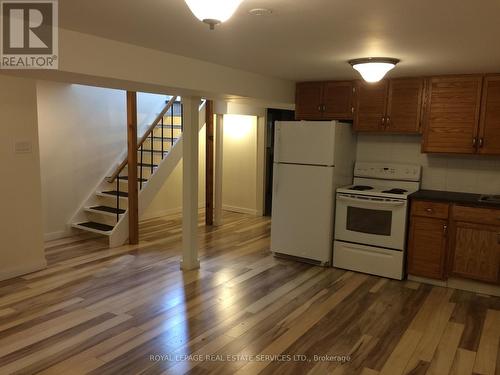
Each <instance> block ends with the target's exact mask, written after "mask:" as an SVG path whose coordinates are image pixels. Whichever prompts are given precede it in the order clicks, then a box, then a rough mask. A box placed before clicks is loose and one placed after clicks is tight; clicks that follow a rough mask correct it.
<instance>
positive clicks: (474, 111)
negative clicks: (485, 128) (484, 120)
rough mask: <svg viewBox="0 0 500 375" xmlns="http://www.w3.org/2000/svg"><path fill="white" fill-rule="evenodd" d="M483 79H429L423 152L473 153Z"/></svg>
mask: <svg viewBox="0 0 500 375" xmlns="http://www.w3.org/2000/svg"><path fill="white" fill-rule="evenodd" d="M482 79H483V78H482V76H477V75H469V76H448V77H434V78H430V79H429V81H428V84H427V90H428V92H427V104H426V109H425V120H424V139H423V144H422V151H423V152H435V153H462V154H467V153H468V154H470V153H475V152H476V147H477V145H478V142H479V141H478V139H477V131H478V125H479V113H480V104H481V89H482Z"/></svg>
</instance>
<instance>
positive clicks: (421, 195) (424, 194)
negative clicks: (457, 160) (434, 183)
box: [409, 190, 500, 209]
mask: <svg viewBox="0 0 500 375" xmlns="http://www.w3.org/2000/svg"><path fill="white" fill-rule="evenodd" d="M481 196H482V194H473V193H458V192H454V191H440V190H419V191H417V192H416V193H413V194H411V195H410V196H409V198H410V199H412V200H413V199H417V200H425V201H434V202H447V203H458V204H463V205H467V206H475V207H485V208H499V209H500V203H496V202H495V203H492V202H481V201H479V198H480V197H481Z"/></svg>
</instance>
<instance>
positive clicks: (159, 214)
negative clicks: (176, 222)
mask: <svg viewBox="0 0 500 375" xmlns="http://www.w3.org/2000/svg"><path fill="white" fill-rule="evenodd" d="M181 212H182V207H176V208H169V209H167V210H161V211H155V212H152V213H150V214H144V215H142V216H141V218H140V219H141V220H151V219H157V218H159V217H162V216H168V215H173V214H179V213H181Z"/></svg>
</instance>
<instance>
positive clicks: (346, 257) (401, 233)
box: [333, 162, 421, 280]
mask: <svg viewBox="0 0 500 375" xmlns="http://www.w3.org/2000/svg"><path fill="white" fill-rule="evenodd" d="M420 180H421V167H420V166H419V165H411V164H395V163H368V162H367V163H363V162H357V163H356V166H355V169H354V181H353V185H350V186H346V187H343V188H340V189H337V195H336V201H337V203H336V207H337V209H336V214H335V243H334V251H333V265H334V267H339V268H344V269H349V270H354V271H359V272H364V273H369V274H374V275H379V276H384V277H389V278H394V279H399V280H401V279H403V277H404V262H405V255H406V232H407V227H408V224H407V222H408V206H409V205H408V196H409V195H410V194H412V193H414V192H416V191H418V190H419V189H420Z"/></svg>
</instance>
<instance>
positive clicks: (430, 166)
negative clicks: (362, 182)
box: [357, 134, 500, 194]
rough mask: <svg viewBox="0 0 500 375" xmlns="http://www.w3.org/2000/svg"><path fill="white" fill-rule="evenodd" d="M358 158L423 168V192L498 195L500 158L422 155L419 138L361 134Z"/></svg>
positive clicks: (499, 190)
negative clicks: (431, 190)
mask: <svg viewBox="0 0 500 375" xmlns="http://www.w3.org/2000/svg"><path fill="white" fill-rule="evenodd" d="M357 157H358V160H361V161H393V162H396V163H416V164H419V165H422V167H423V176H422V178H423V179H422V188H424V189H433V190H445V191H459V192H470V193H484V194H500V157H487V156H473V155H469V156H456V155H455V156H453V155H429V154H422V153H420V137H419V136H404V135H367V134H360V135H359V136H358V155H357Z"/></svg>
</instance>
